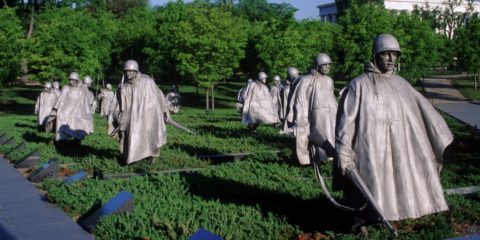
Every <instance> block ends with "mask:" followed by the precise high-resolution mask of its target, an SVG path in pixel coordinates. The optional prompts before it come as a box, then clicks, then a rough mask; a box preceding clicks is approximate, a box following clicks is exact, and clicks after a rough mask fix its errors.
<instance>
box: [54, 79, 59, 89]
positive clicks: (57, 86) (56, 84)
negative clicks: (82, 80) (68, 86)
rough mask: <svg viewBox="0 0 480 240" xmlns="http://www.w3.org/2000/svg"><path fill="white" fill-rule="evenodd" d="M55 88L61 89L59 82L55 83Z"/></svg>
mask: <svg viewBox="0 0 480 240" xmlns="http://www.w3.org/2000/svg"><path fill="white" fill-rule="evenodd" d="M53 88H55V89H58V88H60V83H59V82H57V81H55V82H53Z"/></svg>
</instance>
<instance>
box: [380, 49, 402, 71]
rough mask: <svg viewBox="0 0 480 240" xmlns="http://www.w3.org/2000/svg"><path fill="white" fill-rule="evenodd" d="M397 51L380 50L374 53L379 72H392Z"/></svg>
mask: <svg viewBox="0 0 480 240" xmlns="http://www.w3.org/2000/svg"><path fill="white" fill-rule="evenodd" d="M397 57H398V53H397V52H394V51H385V52H380V53H378V54H376V55H375V64H376V65H377V68H378V70H379V71H380V72H381V73H393V71H394V70H395V62H396V61H397Z"/></svg>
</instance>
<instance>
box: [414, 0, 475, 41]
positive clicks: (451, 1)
mask: <svg viewBox="0 0 480 240" xmlns="http://www.w3.org/2000/svg"><path fill="white" fill-rule="evenodd" d="M473 12H474V8H473V5H472V2H470V1H467V2H465V1H464V0H446V1H444V2H443V3H442V6H437V7H434V8H432V7H431V6H430V5H429V4H428V3H425V4H424V5H422V6H418V5H416V6H414V11H413V13H415V14H416V15H419V16H420V17H421V18H422V19H424V20H426V21H429V22H430V24H431V25H432V27H433V28H434V29H436V30H438V31H440V32H442V33H443V34H445V36H447V37H448V39H453V38H455V29H457V28H459V27H461V26H463V24H464V23H465V22H466V20H467V18H469V17H470V16H472V14H473Z"/></svg>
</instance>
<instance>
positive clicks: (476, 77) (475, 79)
mask: <svg viewBox="0 0 480 240" xmlns="http://www.w3.org/2000/svg"><path fill="white" fill-rule="evenodd" d="M479 75H480V72H478V73H477V74H474V76H475V77H474V81H475V90H477V79H478V78H479V77H480V76H479Z"/></svg>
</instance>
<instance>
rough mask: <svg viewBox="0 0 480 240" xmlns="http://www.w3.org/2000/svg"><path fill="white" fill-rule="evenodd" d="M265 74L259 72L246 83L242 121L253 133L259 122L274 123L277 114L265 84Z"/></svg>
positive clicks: (276, 119)
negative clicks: (256, 76)
mask: <svg viewBox="0 0 480 240" xmlns="http://www.w3.org/2000/svg"><path fill="white" fill-rule="evenodd" d="M266 82H267V74H265V73H264V72H260V73H259V74H258V78H257V80H255V81H252V82H251V83H249V84H248V86H247V89H245V99H244V104H243V109H242V123H243V124H244V125H246V126H247V127H248V128H249V130H250V131H251V132H253V133H255V132H256V129H257V127H258V125H259V124H261V123H263V124H275V123H277V122H278V114H277V110H276V108H275V103H274V102H273V98H272V96H271V95H270V92H269V90H268V87H267V85H266Z"/></svg>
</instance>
